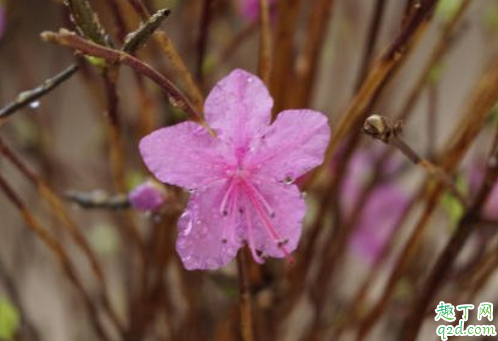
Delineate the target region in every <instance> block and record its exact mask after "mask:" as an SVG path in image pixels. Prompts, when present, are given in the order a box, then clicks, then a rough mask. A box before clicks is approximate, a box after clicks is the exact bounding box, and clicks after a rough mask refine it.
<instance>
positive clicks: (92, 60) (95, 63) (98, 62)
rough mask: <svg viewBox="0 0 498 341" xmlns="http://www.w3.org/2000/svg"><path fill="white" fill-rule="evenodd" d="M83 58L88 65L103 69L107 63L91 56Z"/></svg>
mask: <svg viewBox="0 0 498 341" xmlns="http://www.w3.org/2000/svg"><path fill="white" fill-rule="evenodd" d="M85 58H86V60H87V61H88V62H89V63H90V64H92V65H93V66H96V67H99V68H104V67H105V66H106V65H107V62H106V61H105V59H103V58H99V57H93V56H85Z"/></svg>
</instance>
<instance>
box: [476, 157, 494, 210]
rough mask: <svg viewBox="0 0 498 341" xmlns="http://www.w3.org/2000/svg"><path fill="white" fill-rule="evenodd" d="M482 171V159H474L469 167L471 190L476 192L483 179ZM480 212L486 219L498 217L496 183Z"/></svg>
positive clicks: (483, 171) (483, 170)
mask: <svg viewBox="0 0 498 341" xmlns="http://www.w3.org/2000/svg"><path fill="white" fill-rule="evenodd" d="M484 173H485V169H484V163H483V162H482V160H476V161H474V163H473V164H472V165H471V167H470V169H469V184H470V190H471V192H473V193H476V192H477V191H478V190H479V188H480V186H481V185H482V182H483V180H484ZM482 214H483V215H484V217H486V218H487V219H493V220H495V219H498V183H496V184H495V185H494V187H493V189H492V191H491V194H490V195H489V197H488V200H487V201H486V203H485V204H484V207H483V209H482Z"/></svg>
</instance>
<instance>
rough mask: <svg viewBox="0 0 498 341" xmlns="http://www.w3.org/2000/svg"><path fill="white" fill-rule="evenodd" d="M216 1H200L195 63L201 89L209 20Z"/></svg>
mask: <svg viewBox="0 0 498 341" xmlns="http://www.w3.org/2000/svg"><path fill="white" fill-rule="evenodd" d="M215 3H216V0H203V1H202V14H201V20H199V22H200V26H199V33H198V34H199V38H198V39H197V63H196V76H197V81H198V82H199V84H200V86H201V88H202V87H203V84H204V59H205V57H206V49H207V44H208V41H209V31H210V28H211V20H212V17H213V12H214V11H213V10H214V5H215Z"/></svg>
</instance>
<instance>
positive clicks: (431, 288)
mask: <svg viewBox="0 0 498 341" xmlns="http://www.w3.org/2000/svg"><path fill="white" fill-rule="evenodd" d="M497 131H498V130H497ZM487 166H488V168H487V170H486V175H485V177H484V179H485V180H484V183H483V185H482V186H481V188H480V190H479V192H478V193H477V196H476V199H475V200H474V203H473V204H472V206H471V207H470V208H469V209H468V210H467V211H466V212H465V214H464V216H463V217H462V218H461V219H460V222H459V224H458V227H457V230H456V232H455V234H454V235H453V236H452V237H451V239H450V241H449V242H448V244H446V247H445V248H444V250H443V252H442V253H441V254H440V256H439V258H438V259H437V261H436V264H435V265H434V267H433V268H432V270H431V271H430V273H429V275H428V277H427V279H426V281H425V283H424V284H423V286H422V288H421V289H420V291H419V295H417V297H418V299H417V300H416V301H415V302H414V307H413V309H412V310H411V313H410V314H409V317H408V318H407V320H406V324H405V328H404V329H403V331H402V337H401V339H402V340H405V341H413V340H415V339H416V338H417V335H418V333H419V330H420V327H421V325H422V323H423V321H424V312H425V311H426V309H427V308H428V305H429V304H430V303H431V301H432V300H433V299H434V296H435V295H436V294H437V293H438V292H439V289H440V288H441V287H442V286H443V284H444V281H445V279H446V278H447V277H448V274H449V273H450V272H451V270H452V268H453V264H454V263H455V261H456V259H457V256H458V255H459V253H460V251H461V250H462V248H463V247H464V245H465V243H466V242H467V240H468V239H469V237H470V236H471V234H472V232H473V231H474V228H473V227H474V225H475V223H476V222H478V221H479V217H480V212H481V209H482V208H483V206H484V204H485V203H486V200H487V199H488V197H489V196H490V194H491V191H492V190H493V187H494V185H495V184H496V181H497V180H498V144H495V145H494V146H493V150H492V153H491V155H490V156H489V158H488V163H487Z"/></svg>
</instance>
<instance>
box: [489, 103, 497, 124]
mask: <svg viewBox="0 0 498 341" xmlns="http://www.w3.org/2000/svg"><path fill="white" fill-rule="evenodd" d="M487 123H488V124H497V123H498V104H497V105H495V107H494V108H493V109H491V112H490V113H489V116H488V120H487Z"/></svg>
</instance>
